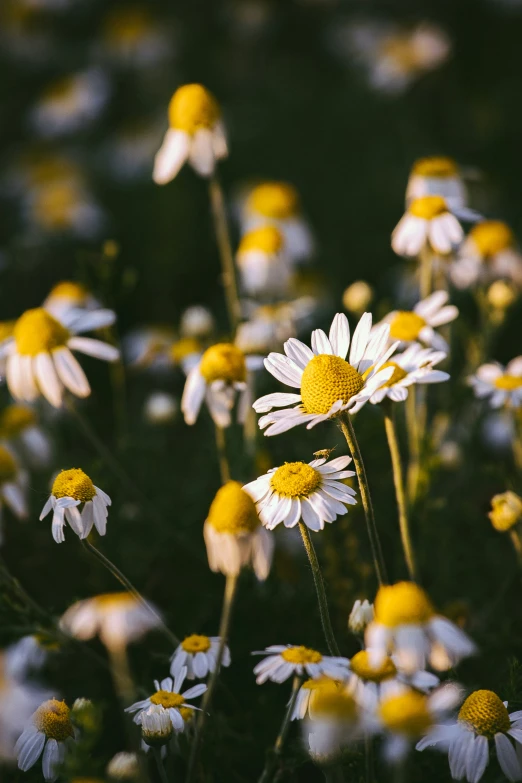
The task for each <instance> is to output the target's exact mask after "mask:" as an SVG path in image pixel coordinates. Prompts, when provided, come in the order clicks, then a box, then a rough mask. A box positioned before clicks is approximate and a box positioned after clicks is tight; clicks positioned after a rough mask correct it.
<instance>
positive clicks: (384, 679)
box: [348, 650, 439, 709]
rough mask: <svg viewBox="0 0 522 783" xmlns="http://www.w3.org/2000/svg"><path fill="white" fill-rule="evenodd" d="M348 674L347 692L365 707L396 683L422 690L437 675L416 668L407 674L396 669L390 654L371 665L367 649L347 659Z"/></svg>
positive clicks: (434, 681)
mask: <svg viewBox="0 0 522 783" xmlns="http://www.w3.org/2000/svg"><path fill="white" fill-rule="evenodd" d="M350 675H351V676H350V681H349V683H348V689H349V691H350V693H352V694H353V695H354V697H355V699H356V700H357V702H358V703H360V704H361V705H363V706H364V707H366V708H368V709H374V708H375V706H376V704H377V703H378V702H379V701H380V700H382V699H384V698H386V696H387V694H389V693H390V692H391V691H392V690H393V689H394V688H396V685H397V683H402V684H404V685H411V686H412V687H413V688H415V689H416V690H418V691H426V692H427V691H430V690H432V689H433V688H435V687H436V686H437V685H438V684H439V678H438V677H437V676H436V675H435V674H431V673H430V672H426V671H416V672H413V674H410V675H406V674H404V673H402V672H399V671H398V670H397V667H396V666H395V663H394V661H393V657H391V656H388V655H387V656H386V657H385V658H384V659H383V660H382V661H381V663H380V664H379V666H373V665H372V663H371V655H370V653H369V652H368V650H360V652H358V653H356V654H355V655H354V656H353V658H351V659H350Z"/></svg>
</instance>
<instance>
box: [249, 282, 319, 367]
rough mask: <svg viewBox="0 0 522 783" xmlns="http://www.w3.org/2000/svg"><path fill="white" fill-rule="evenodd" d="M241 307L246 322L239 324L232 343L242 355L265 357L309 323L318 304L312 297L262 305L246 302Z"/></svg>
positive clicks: (250, 301)
mask: <svg viewBox="0 0 522 783" xmlns="http://www.w3.org/2000/svg"><path fill="white" fill-rule="evenodd" d="M243 307H244V310H245V314H246V316H247V318H248V319H249V320H248V321H244V322H243V323H240V324H239V326H238V328H237V332H236V338H235V344H236V345H237V347H238V348H240V349H241V350H242V351H243V352H244V353H254V354H256V353H258V354H266V353H269V352H270V351H273V350H277V349H279V348H280V347H281V346H282V344H283V343H284V342H285V340H288V339H289V338H290V337H294V336H295V334H296V333H297V332H299V331H300V329H301V328H303V327H304V326H305V325H306V324H308V322H309V321H310V320H311V318H310V316H311V315H312V314H313V313H314V311H315V310H317V301H316V300H315V299H314V298H313V297H312V296H301V297H299V298H298V299H294V300H292V301H290V302H277V303H274V304H263V305H258V303H257V302H253V301H252V300H246V301H244V303H243Z"/></svg>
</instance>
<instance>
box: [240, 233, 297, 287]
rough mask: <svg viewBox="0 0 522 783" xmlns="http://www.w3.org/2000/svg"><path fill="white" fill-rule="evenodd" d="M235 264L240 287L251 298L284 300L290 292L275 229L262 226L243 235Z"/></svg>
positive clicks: (281, 243) (281, 242)
mask: <svg viewBox="0 0 522 783" xmlns="http://www.w3.org/2000/svg"><path fill="white" fill-rule="evenodd" d="M236 262H237V266H238V269H239V274H240V279H241V286H242V288H243V290H244V291H245V293H247V294H248V295H250V296H255V297H260V296H266V297H270V296H278V298H280V297H281V296H284V295H285V294H286V293H287V292H288V289H289V284H290V267H289V265H288V261H287V258H286V256H285V246H284V239H283V235H282V233H281V232H280V231H279V229H278V228H276V227H275V226H262V227H260V228H255V229H253V230H252V231H249V232H248V233H246V234H244V235H243V237H242V238H241V242H240V243H239V248H238V251H237V256H236Z"/></svg>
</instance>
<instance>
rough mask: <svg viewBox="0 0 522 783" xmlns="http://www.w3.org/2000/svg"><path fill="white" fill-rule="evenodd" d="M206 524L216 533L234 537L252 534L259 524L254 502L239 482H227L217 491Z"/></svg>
mask: <svg viewBox="0 0 522 783" xmlns="http://www.w3.org/2000/svg"><path fill="white" fill-rule="evenodd" d="M207 522H208V523H209V524H210V525H212V527H213V528H214V529H215V530H216V531H217V532H218V533H230V534H232V535H236V536H239V535H241V534H244V533H253V532H254V531H255V530H257V528H258V527H259V526H260V524H261V522H260V521H259V517H258V515H257V511H256V506H255V503H254V501H253V500H252V498H251V497H250V495H248V494H247V493H246V492H245V491H244V490H243V487H242V486H241V484H240V483H239V481H228V482H227V483H226V484H223V486H222V487H221V488H220V489H219V490H218V491H217V493H216V496H215V498H214V500H213V501H212V505H211V506H210V510H209V512H208V517H207Z"/></svg>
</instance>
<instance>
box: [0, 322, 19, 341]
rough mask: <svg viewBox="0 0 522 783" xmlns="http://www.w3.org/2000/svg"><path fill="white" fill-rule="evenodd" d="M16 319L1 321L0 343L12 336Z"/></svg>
mask: <svg viewBox="0 0 522 783" xmlns="http://www.w3.org/2000/svg"><path fill="white" fill-rule="evenodd" d="M15 324H16V321H0V343H1V342H2V341H3V340H7V338H8V337H11V335H12V334H13V330H14V328H15Z"/></svg>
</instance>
